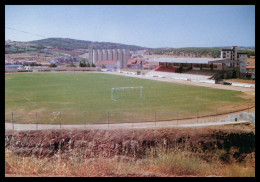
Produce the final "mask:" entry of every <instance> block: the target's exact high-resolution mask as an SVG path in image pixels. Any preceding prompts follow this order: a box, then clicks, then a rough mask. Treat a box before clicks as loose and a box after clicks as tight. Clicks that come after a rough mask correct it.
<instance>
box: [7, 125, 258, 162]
mask: <svg viewBox="0 0 260 182" xmlns="http://www.w3.org/2000/svg"><path fill="white" fill-rule="evenodd" d="M246 127H247V126H246ZM5 147H6V149H7V150H9V151H12V152H14V153H15V154H18V155H23V156H31V155H34V156H37V157H51V156H53V155H59V154H62V155H63V156H70V155H73V154H75V151H77V152H79V151H80V152H81V155H82V157H88V158H89V157H95V156H100V155H101V156H103V157H112V156H115V155H124V156H128V157H137V158H142V157H143V156H144V155H146V154H147V152H153V153H156V151H159V150H161V149H163V150H168V149H174V148H184V147H189V149H191V150H192V151H195V152H196V151H202V152H203V153H204V152H205V151H211V150H215V149H224V150H225V151H226V152H227V153H229V150H230V149H231V148H235V149H237V151H238V152H236V154H235V155H237V156H240V155H242V154H243V155H244V154H247V153H252V152H254V150H255V134H254V132H252V131H251V130H249V129H243V130H241V129H240V128H236V127H234V126H233V127H232V126H226V127H225V128H223V127H222V128H221V129H220V128H219V129H218V128H216V127H200V128H188V129H187V128H167V129H165V128H157V129H115V130H49V131H7V132H6V133H5ZM232 155H233V154H232Z"/></svg>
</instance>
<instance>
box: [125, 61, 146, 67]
mask: <svg viewBox="0 0 260 182" xmlns="http://www.w3.org/2000/svg"><path fill="white" fill-rule="evenodd" d="M143 62H144V60H143V59H129V60H128V61H127V68H133V69H142V67H143Z"/></svg>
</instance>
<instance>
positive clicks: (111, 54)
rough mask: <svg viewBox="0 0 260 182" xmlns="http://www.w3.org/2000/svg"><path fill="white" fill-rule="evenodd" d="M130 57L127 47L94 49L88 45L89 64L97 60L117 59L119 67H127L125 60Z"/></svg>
mask: <svg viewBox="0 0 260 182" xmlns="http://www.w3.org/2000/svg"><path fill="white" fill-rule="evenodd" d="M130 58H131V54H130V51H129V50H128V49H94V48H93V46H92V45H90V46H89V61H90V64H91V65H92V64H95V65H96V64H97V63H98V62H99V61H119V63H120V64H119V65H120V68H126V67H127V61H128V60H129V59H130Z"/></svg>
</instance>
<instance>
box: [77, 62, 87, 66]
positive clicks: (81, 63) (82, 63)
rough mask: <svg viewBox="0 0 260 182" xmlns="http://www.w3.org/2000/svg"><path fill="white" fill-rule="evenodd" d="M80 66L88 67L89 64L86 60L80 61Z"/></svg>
mask: <svg viewBox="0 0 260 182" xmlns="http://www.w3.org/2000/svg"><path fill="white" fill-rule="evenodd" d="M79 67H87V64H86V62H85V61H80V63H79Z"/></svg>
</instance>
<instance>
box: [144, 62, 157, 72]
mask: <svg viewBox="0 0 260 182" xmlns="http://www.w3.org/2000/svg"><path fill="white" fill-rule="evenodd" d="M157 66H159V62H146V61H145V62H144V66H143V68H144V69H147V70H153V69H155V68H156V67H157Z"/></svg>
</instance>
